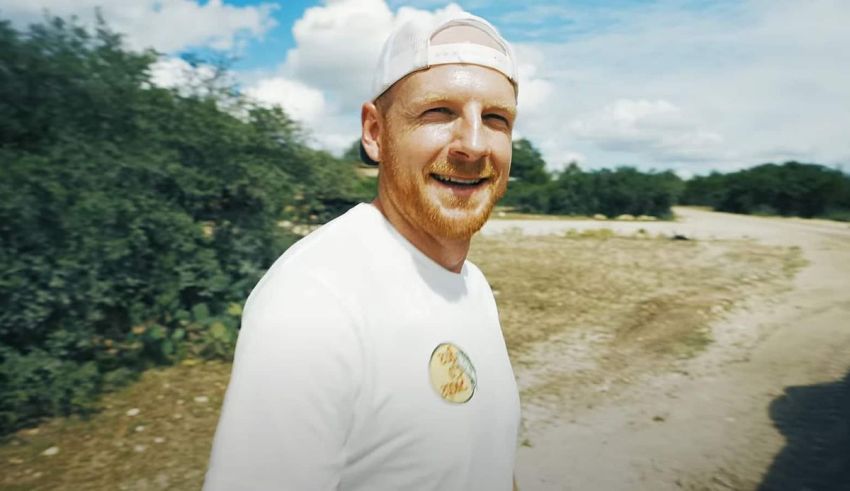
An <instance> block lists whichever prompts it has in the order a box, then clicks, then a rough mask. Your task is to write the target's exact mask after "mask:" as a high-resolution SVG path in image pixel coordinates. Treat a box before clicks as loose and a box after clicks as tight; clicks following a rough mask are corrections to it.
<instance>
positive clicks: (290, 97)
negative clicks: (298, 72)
mask: <svg viewBox="0 0 850 491" xmlns="http://www.w3.org/2000/svg"><path fill="white" fill-rule="evenodd" d="M245 93H246V94H247V95H248V96H249V97H252V98H253V99H256V100H257V101H260V102H261V103H266V104H273V105H278V106H281V107H282V108H283V109H284V110H285V111H286V113H287V114H288V115H289V116H290V117H292V119H295V120H296V121H300V122H302V123H307V124H308V125H310V124H313V123H316V122H317V121H318V120H319V118H320V117H321V116H322V115H323V114H324V111H325V96H324V94H323V93H322V92H321V91H320V90H317V89H314V88H313V87H309V86H307V85H304V84H302V83H301V82H298V81H295V80H288V79H286V78H283V77H273V78H267V79H263V80H260V81H259V82H258V83H257V84H256V85H255V86H253V87H249V88H248V89H246V90H245Z"/></svg>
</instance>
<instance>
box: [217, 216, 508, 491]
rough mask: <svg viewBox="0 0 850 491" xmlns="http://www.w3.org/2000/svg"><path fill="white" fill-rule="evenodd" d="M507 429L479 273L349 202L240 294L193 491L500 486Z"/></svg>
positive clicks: (500, 343) (498, 341)
mask: <svg viewBox="0 0 850 491" xmlns="http://www.w3.org/2000/svg"><path fill="white" fill-rule="evenodd" d="M519 421H520V409H519V396H518V392H517V386H516V381H515V379H514V374H513V371H512V369H511V365H510V362H509V360H508V355H507V351H506V349H505V342H504V339H503V337H502V332H501V328H500V325H499V318H498V313H497V311H496V303H495V301H494V299H493V294H492V291H491V290H490V287H489V285H488V284H487V281H486V280H485V279H484V276H483V275H482V274H481V271H480V270H479V269H478V268H477V267H476V266H475V265H473V264H472V263H471V262H469V261H466V262H465V263H464V265H463V269H462V270H461V272H460V273H459V274H458V273H453V272H451V271H448V270H446V269H444V268H443V267H442V266H440V265H438V264H437V263H435V262H434V261H432V260H431V259H430V258H428V257H427V256H425V255H424V254H422V252H420V251H419V250H418V249H416V248H415V247H414V246H413V245H412V244H410V242H408V241H407V240H406V239H405V238H404V237H403V236H402V235H401V234H399V233H398V232H397V231H396V230H395V228H393V226H392V225H391V224H390V223H389V222H388V221H387V220H386V219H385V218H384V216H383V215H382V214H381V213H380V211H378V210H377V209H376V208H375V207H374V206H372V205H370V204H360V205H357V206H355V207H354V208H352V209H351V210H349V211H348V212H347V213H346V214H344V215H343V216H341V217H339V218H337V219H335V220H333V221H331V222H329V223H328V224H327V225H325V226H324V227H322V228H320V229H319V230H317V231H316V232H314V233H312V234H311V235H309V236H307V237H305V238H304V239H302V240H301V241H299V242H298V243H297V244H295V245H294V246H293V247H291V248H290V249H289V250H288V251H287V252H286V253H285V254H284V255H283V256H281V257H280V259H278V260H277V261H276V262H275V264H274V265H273V266H272V267H271V268H270V269H269V271H268V272H267V273H266V275H265V276H264V277H263V278H262V279H261V280H260V282H259V283H258V284H257V286H256V287H255V288H254V291H253V292H252V293H251V295H250V297H249V298H248V302H247V303H246V306H245V312H244V315H243V319H242V328H241V330H240V333H239V339H238V342H237V345H236V353H235V358H234V362H233V371H232V374H231V379H230V385H229V386H228V389H227V393H226V395H225V399H224V404H223V407H222V412H221V416H220V419H219V424H218V429H217V431H216V435H215V440H214V442H213V450H212V456H211V458H210V463H209V469H208V471H207V475H206V482H205V484H204V490H206V491H219V490H239V491H250V490H297V491H307V490H331V489H340V490H346V491H348V490H357V491H359V490H363V491H366V490H369V491H383V490H420V489H422V490H425V489H434V490H437V489H439V490H488V491H497V490H510V489H511V486H512V476H513V467H514V458H515V452H516V443H517V431H518V429H519Z"/></svg>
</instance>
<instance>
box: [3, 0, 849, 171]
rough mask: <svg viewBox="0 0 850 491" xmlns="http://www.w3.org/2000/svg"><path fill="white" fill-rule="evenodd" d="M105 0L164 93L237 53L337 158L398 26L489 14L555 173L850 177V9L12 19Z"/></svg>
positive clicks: (9, 14)
mask: <svg viewBox="0 0 850 491" xmlns="http://www.w3.org/2000/svg"><path fill="white" fill-rule="evenodd" d="M96 7H99V8H100V10H101V12H102V14H103V17H104V18H105V19H106V21H107V23H108V24H109V25H110V26H111V27H112V28H113V29H114V30H115V31H118V32H121V33H124V34H125V36H126V41H127V43H128V45H129V46H130V47H131V48H133V49H143V48H154V49H156V50H157V51H158V52H159V53H161V58H160V60H159V62H158V63H157V64H156V66H155V67H154V68H155V69H154V77H155V80H156V81H157V83H159V84H161V85H166V86H168V85H175V84H179V83H180V82H181V80H184V78H183V73H184V71H185V70H187V69H188V65H187V64H186V62H185V61H184V60H183V58H184V57H185V56H186V55H187V54H192V53H196V54H201V55H207V56H208V55H212V54H224V55H227V56H232V57H234V58H235V59H236V61H235V62H234V63H233V65H232V70H233V74H232V75H233V78H234V80H236V81H237V82H238V84H239V86H240V87H241V88H242V90H243V92H244V93H246V94H248V95H249V96H251V97H253V98H255V99H257V100H259V101H260V102H262V103H264V104H269V105H280V106H282V107H283V108H284V110H285V111H287V113H288V114H290V116H292V117H293V118H294V119H296V120H298V121H299V122H300V123H301V124H302V126H303V127H304V128H305V129H306V130H307V134H308V135H309V136H308V138H309V143H310V144H311V145H313V146H315V147H318V148H324V149H327V150H329V151H331V152H333V153H336V154H340V153H341V152H342V151H343V150H344V149H346V148H347V147H349V146H350V145H351V144H352V142H354V141H355V140H357V139H358V138H359V135H360V127H359V123H360V117H359V115H360V105H361V104H362V103H363V101H364V100H365V99H367V98H368V96H369V86H370V83H371V73H372V71H373V69H374V67H375V64H376V61H377V56H378V53H379V51H380V48H381V45H382V44H383V41H384V39H385V38H386V36H387V35H388V34H389V32H390V31H391V30H392V29H393V27H394V26H396V25H398V24H399V23H401V22H404V21H405V20H407V19H409V18H412V17H416V16H420V17H422V16H433V15H436V13H439V12H442V11H445V10H447V9H448V10H465V11H468V12H471V13H473V14H476V15H480V16H482V17H484V18H486V19H488V20H489V21H490V22H492V23H493V24H494V25H495V26H496V27H497V28H498V29H499V31H500V32H501V33H502V34H503V36H504V37H505V38H506V39H507V40H508V41H509V42H510V43H511V44H512V45H513V47H514V49H515V52H516V53H517V59H518V63H519V72H520V83H519V116H518V120H517V125H516V127H515V131H514V137H515V138H520V137H523V138H528V139H529V140H531V142H532V143H533V144H534V145H535V146H536V147H537V148H538V149H540V150H541V152H542V153H543V156H544V158H545V159H546V161H547V165H548V166H549V167H550V169H551V170H555V171H557V170H559V169H562V168H563V167H564V166H565V165H567V164H568V163H569V162H572V161H575V162H577V163H578V164H579V165H580V166H582V167H584V168H601V167H615V166H620V165H631V166H636V167H638V168H640V169H643V170H650V169H656V170H666V169H671V170H674V171H676V172H677V173H679V174H680V175H682V176H685V177H687V176H690V175H697V174H704V173H707V172H709V171H711V170H718V171H730V170H735V169H740V168H745V167H750V166H752V165H756V164H760V163H764V162H784V161H787V160H798V161H803V162H816V163H821V164H826V165H829V166H835V167H841V168H844V169H845V170H848V168H850V166H848V164H850V29H848V28H847V26H848V25H850V1H847V0H794V1H792V0H735V1H732V0H713V1H709V0H691V1H688V0H681V1H670V0H608V1H601V0H595V1H592V0H575V1H560V2H557V1H550V0H525V1H523V2H496V1H492V0H489V1H487V0H455V1H454V2H446V1H441V0H417V1H412V2H400V1H397V0H326V1H319V2H316V1H313V2H308V1H301V0H298V1H285V2H268V1H262V0H204V1H199V0H0V18H2V19H8V20H11V21H12V23H13V24H14V25H16V26H19V27H21V28H23V27H24V26H26V25H27V24H28V23H31V22H34V21H39V20H41V19H42V18H43V12H45V11H48V12H50V13H51V14H54V15H60V16H70V15H76V16H77V17H78V18H79V19H80V22H82V23H91V22H93V19H94V12H95V8H96Z"/></svg>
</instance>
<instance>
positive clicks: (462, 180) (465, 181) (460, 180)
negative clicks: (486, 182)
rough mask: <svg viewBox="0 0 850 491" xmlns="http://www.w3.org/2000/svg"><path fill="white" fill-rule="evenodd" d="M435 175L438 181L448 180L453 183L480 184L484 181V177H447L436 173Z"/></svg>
mask: <svg viewBox="0 0 850 491" xmlns="http://www.w3.org/2000/svg"><path fill="white" fill-rule="evenodd" d="M434 177H436V178H437V180H438V181H442V182H448V183H451V184H478V183H479V182H481V181H482V179H458V178H456V177H447V176H441V175H438V174H434Z"/></svg>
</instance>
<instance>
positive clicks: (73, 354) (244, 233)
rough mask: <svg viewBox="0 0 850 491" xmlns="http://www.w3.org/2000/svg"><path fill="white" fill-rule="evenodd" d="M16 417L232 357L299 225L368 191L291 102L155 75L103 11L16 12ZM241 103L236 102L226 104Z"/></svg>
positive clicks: (8, 297)
mask: <svg viewBox="0 0 850 491" xmlns="http://www.w3.org/2000/svg"><path fill="white" fill-rule="evenodd" d="M0 52H2V53H3V57H2V59H0V162H1V163H2V171H1V172H2V176H0V268H2V270H3V271H4V274H3V276H2V277H0V303H2V305H3V309H2V310H0V367H2V372H0V382H2V383H1V384H0V433H5V432H8V431H11V430H14V429H15V428H19V427H21V426H22V425H26V424H30V423H32V422H34V421H37V420H38V419H39V418H40V417H43V416H49V415H56V414H69V413H71V412H80V411H83V412H85V411H87V410H90V409H91V407H92V404H93V401H94V400H95V397H96V396H97V394H98V393H100V392H101V391H103V390H108V389H111V388H114V387H116V386H117V385H120V384H122V383H125V382H126V381H128V380H131V379H132V378H133V377H134V376H135V374H137V373H138V372H139V371H141V370H143V369H145V368H146V367H149V366H151V365H155V364H162V363H171V362H174V361H176V360H179V359H181V358H182V357H185V356H198V357H218V358H228V357H230V356H231V354H232V351H233V345H234V341H235V339H236V333H237V331H238V326H239V314H240V313H241V312H240V307H239V306H240V305H241V302H243V301H244V299H245V298H246V297H247V295H248V293H249V292H250V289H251V287H252V286H253V285H254V284H255V283H256V281H257V280H258V279H259V277H260V276H261V275H262V273H263V272H264V271H265V269H266V268H267V267H268V266H269V265H270V264H271V263H272V262H273V261H274V259H275V258H276V257H277V256H278V255H280V254H281V252H282V251H283V250H285V249H286V247H287V246H288V245H289V244H291V243H292V242H293V241H294V240H295V237H293V236H291V235H289V234H288V233H287V232H285V230H284V229H282V228H281V227H279V226H278V225H277V224H278V222H279V221H281V220H288V221H291V222H294V223H299V222H321V221H324V220H327V219H329V218H331V217H333V216H336V215H337V214H339V213H341V212H342V211H344V210H345V209H347V208H348V207H350V206H351V205H353V204H354V203H356V202H357V201H360V200H362V199H366V198H368V196H364V194H363V193H364V189H365V188H364V185H363V184H362V183H361V182H360V181H358V179H357V178H356V176H355V174H354V170H353V168H352V167H351V166H350V165H349V164H348V163H344V162H341V161H339V160H337V159H334V158H333V157H332V156H330V155H329V154H326V153H323V152H317V151H314V150H311V149H309V148H308V147H306V146H305V145H304V144H303V143H302V141H301V139H300V137H299V134H300V130H299V128H298V127H297V125H295V124H294V123H293V122H292V121H291V120H290V119H289V118H288V117H287V116H286V114H284V113H283V112H282V111H281V110H279V109H264V108H261V107H257V106H255V105H253V104H251V102H250V101H247V100H244V99H243V98H241V97H240V96H239V94H238V92H236V91H234V90H224V91H218V92H215V91H207V92H206V93H203V91H201V92H200V93H199V94H194V95H192V94H188V95H187V94H182V93H181V92H179V91H177V90H167V89H163V88H159V87H156V86H154V85H153V84H152V83H151V80H150V66H151V64H152V63H153V62H154V61H155V60H156V58H157V55H156V53H153V52H150V51H144V52H131V51H128V50H125V49H124V48H123V47H122V44H121V39H120V36H118V35H115V34H113V33H111V32H110V31H109V30H108V29H106V27H105V26H103V25H101V26H100V27H99V29H98V30H97V32H96V33H94V34H90V33H89V32H87V31H86V30H84V29H82V28H79V27H77V26H75V25H73V24H69V23H66V22H65V21H62V20H61V19H51V20H48V21H46V22H45V23H44V24H38V25H34V26H32V27H31V28H30V29H29V31H27V32H18V31H16V30H14V29H12V28H11V27H10V25H9V23H7V22H0ZM223 107H227V108H228V109H227V110H224V109H222V108H223Z"/></svg>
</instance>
